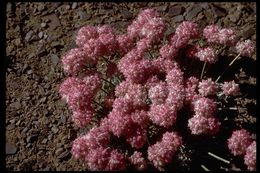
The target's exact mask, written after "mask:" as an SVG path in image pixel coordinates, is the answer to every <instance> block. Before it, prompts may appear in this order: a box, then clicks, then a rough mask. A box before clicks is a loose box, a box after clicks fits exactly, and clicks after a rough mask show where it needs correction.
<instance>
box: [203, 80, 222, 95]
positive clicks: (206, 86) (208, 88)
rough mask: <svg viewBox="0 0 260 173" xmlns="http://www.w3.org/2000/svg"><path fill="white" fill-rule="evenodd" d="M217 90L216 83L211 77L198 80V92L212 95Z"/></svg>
mask: <svg viewBox="0 0 260 173" xmlns="http://www.w3.org/2000/svg"><path fill="white" fill-rule="evenodd" d="M217 91H218V87H217V84H216V83H215V82H214V81H212V79H211V78H208V79H207V80H202V81H201V82H199V93H200V94H201V95H202V96H209V95H214V94H216V92H217Z"/></svg>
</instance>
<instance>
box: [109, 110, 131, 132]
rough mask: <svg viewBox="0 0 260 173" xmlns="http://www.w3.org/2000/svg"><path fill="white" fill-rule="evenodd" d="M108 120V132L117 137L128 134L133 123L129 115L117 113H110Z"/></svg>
mask: <svg viewBox="0 0 260 173" xmlns="http://www.w3.org/2000/svg"><path fill="white" fill-rule="evenodd" d="M108 119H109V124H110V126H109V128H110V131H111V132H112V133H113V134H114V135H115V136H117V137H120V136H123V135H125V134H128V133H129V130H130V129H131V126H132V123H133V122H132V120H131V116H130V115H129V114H125V113H123V112H118V111H112V112H110V113H109V114H108Z"/></svg>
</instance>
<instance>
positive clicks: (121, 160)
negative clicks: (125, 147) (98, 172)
mask: <svg viewBox="0 0 260 173" xmlns="http://www.w3.org/2000/svg"><path fill="white" fill-rule="evenodd" d="M105 170H108V171H125V170H126V158H125V155H124V154H123V153H121V152H120V151H119V150H112V151H111V153H110V158H109V161H108V163H107V166H106V169H105Z"/></svg>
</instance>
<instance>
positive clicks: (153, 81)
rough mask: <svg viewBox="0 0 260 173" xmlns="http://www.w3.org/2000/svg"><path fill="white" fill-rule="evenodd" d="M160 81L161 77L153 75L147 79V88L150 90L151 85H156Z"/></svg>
mask: <svg viewBox="0 0 260 173" xmlns="http://www.w3.org/2000/svg"><path fill="white" fill-rule="evenodd" d="M159 81H160V79H159V78H158V77H157V76H156V75H153V76H151V77H149V78H148V79H147V81H146V83H145V84H144V85H145V87H146V88H147V90H148V91H149V89H150V88H151V87H154V86H156V85H157V83H158V82H159Z"/></svg>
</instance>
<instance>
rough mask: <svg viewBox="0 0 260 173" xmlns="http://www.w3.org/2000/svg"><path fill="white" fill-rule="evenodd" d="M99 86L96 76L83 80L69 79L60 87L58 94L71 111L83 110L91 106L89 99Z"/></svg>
mask: <svg viewBox="0 0 260 173" xmlns="http://www.w3.org/2000/svg"><path fill="white" fill-rule="evenodd" d="M90 79H91V80H90ZM90 84H91V85H90ZM89 86H91V87H89ZM99 86H100V80H99V77H98V75H93V76H87V77H85V78H84V79H79V78H76V77H69V78H67V79H66V80H65V81H64V82H63V83H62V84H61V85H60V89H59V92H60V94H61V96H62V98H63V99H65V100H66V102H67V103H68V105H69V107H70V108H71V109H72V110H79V109H82V110H84V108H85V107H88V106H89V105H90V104H91V98H92V97H93V96H94V94H95V92H96V91H97V89H98V88H99Z"/></svg>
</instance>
